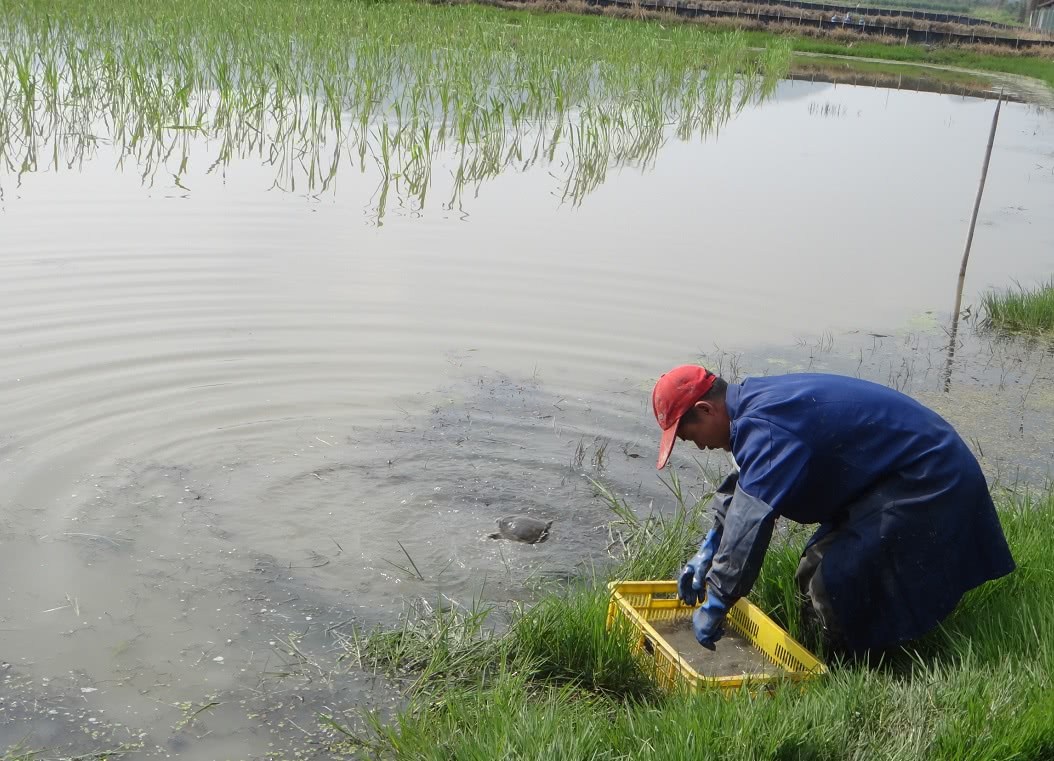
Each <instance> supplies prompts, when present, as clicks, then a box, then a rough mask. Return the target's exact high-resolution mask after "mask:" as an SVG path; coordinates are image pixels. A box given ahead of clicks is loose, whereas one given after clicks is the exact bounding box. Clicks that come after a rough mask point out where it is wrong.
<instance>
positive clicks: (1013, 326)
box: [981, 278, 1054, 333]
mask: <svg viewBox="0 0 1054 761" xmlns="http://www.w3.org/2000/svg"><path fill="white" fill-rule="evenodd" d="M981 306H983V307H984V311H985V315H986V316H985V323H986V324H987V325H988V326H990V327H995V328H999V329H1002V330H1007V331H1010V332H1013V333H1054V278H1052V279H1051V280H1050V281H1048V282H1047V283H1045V284H1043V285H1039V286H1037V287H1036V288H1032V289H1030V288H1025V287H1023V286H1021V285H1018V286H1017V287H1016V288H1008V289H1007V290H1004V291H1001V292H1000V291H988V292H987V293H985V294H984V295H983V296H982V297H981Z"/></svg>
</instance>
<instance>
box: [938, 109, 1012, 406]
mask: <svg viewBox="0 0 1054 761" xmlns="http://www.w3.org/2000/svg"><path fill="white" fill-rule="evenodd" d="M1002 105H1003V93H1002V91H1000V92H999V100H998V102H996V104H995V113H994V114H992V129H991V131H990V132H989V133H988V147H987V148H985V151H984V163H983V164H982V165H981V181H980V182H979V183H978V184H977V197H976V198H974V202H973V214H971V215H970V229H969V231H968V232H967V233H966V248H965V250H964V251H963V260H962V264H961V265H959V282H958V284H957V285H956V287H955V309H953V310H952V329H951V332H950V333H949V334H948V362H947V364H946V365H945V368H944V390H945V391H948V390H950V388H951V382H952V364H953V363H954V361H955V342H956V341H957V340H958V337H959V312H960V311H961V310H962V302H963V285H964V284H965V283H966V265H968V264H969V263H970V247H971V246H972V245H973V232H974V228H975V227H976V226H977V211H978V210H979V209H980V208H981V196H982V195H983V194H984V182H985V180H986V179H987V178H988V162H989V161H990V160H991V158H992V145H993V144H994V143H995V129H996V127H997V126H998V125H999V109H1000V108H1001V107H1002Z"/></svg>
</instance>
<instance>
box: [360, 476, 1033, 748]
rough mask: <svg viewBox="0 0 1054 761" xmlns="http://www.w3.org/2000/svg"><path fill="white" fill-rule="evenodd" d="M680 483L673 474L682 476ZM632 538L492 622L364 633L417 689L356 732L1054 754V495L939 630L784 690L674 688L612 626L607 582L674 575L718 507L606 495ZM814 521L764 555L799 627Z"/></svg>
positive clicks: (449, 741)
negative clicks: (507, 617)
mask: <svg viewBox="0 0 1054 761" xmlns="http://www.w3.org/2000/svg"><path fill="white" fill-rule="evenodd" d="M674 487H676V484H674ZM608 497H609V498H610V502H611V504H612V506H613V508H614V509H615V511H616V520H615V523H614V524H613V532H614V534H615V536H616V539H617V541H616V544H617V545H618V546H620V547H621V548H622V550H623V552H622V555H621V559H620V560H619V562H618V563H617V564H616V565H615V567H613V568H612V569H611V570H610V571H608V572H605V573H603V574H598V575H597V578H595V579H593V580H591V581H588V582H582V583H579V584H576V585H573V586H571V587H570V588H568V589H565V590H561V591H557V592H552V593H550V594H548V595H546V596H544V597H543V598H542V599H541V601H540V602H539V603H538V604H537V605H536V606H535V607H533V608H531V609H530V610H527V611H524V612H522V613H521V614H520V615H519V616H517V617H515V618H514V620H513V622H512V624H511V626H510V627H509V628H508V629H507V631H505V632H504V633H503V634H501V635H495V634H489V633H488V632H487V611H486V610H483V609H477V610H473V611H457V610H450V609H448V610H447V611H445V612H441V613H438V614H435V615H432V616H429V617H426V618H419V619H413V620H408V621H407V622H406V623H405V624H404V626H403V628H402V629H399V630H397V631H389V632H376V633H372V634H361V635H360V636H358V637H356V638H355V640H354V644H351V645H349V647H351V648H352V649H353V650H354V651H355V655H356V656H357V657H359V658H360V659H361V661H362V662H363V663H364V664H367V665H371V664H372V665H373V666H374V667H375V668H377V669H380V670H382V671H385V672H386V673H388V674H389V675H391V676H393V677H395V678H397V679H403V680H405V684H406V686H407V689H408V691H409V693H410V694H411V695H412V697H411V699H410V703H409V705H408V706H407V708H406V709H405V710H404V711H403V712H402V713H401V714H399V715H398V717H397V719H396V720H395V721H394V722H391V723H381V722H379V721H374V722H373V723H372V728H371V730H370V731H369V732H367V733H365V734H356V733H355V732H353V731H351V730H348V729H347V728H345V730H346V731H347V733H348V735H347V743H346V750H352V749H354V750H356V751H357V752H360V753H365V754H366V755H367V756H368V757H370V758H375V759H437V760H438V759H451V758H457V759H459V761H461V760H466V761H467V760H475V759H479V760H480V761H483V760H484V759H487V760H488V761H489V760H490V759H517V760H519V759H523V760H527V759H537V761H555V760H557V759H568V760H570V759H575V761H581V760H583V759H597V760H600V759H603V760H605V761H607V760H611V761H615V760H618V761H624V760H628V759H641V760H642V761H643V759H664V760H665V759H670V760H672V761H679V760H681V759H684V761H688V759H707V758H714V759H744V761H746V760H747V759H750V760H751V761H754V760H757V759H780V760H781V761H790V760H791V759H797V760H801V761H804V760H805V759H809V760H811V761H812V760H815V761H820V760H827V759H829V760H830V761H835V759H839V760H840V759H855V758H859V759H904V760H905V761H907V760H908V759H911V760H912V761H914V760H915V759H941V760H942V761H945V760H949V759H951V760H960V759H961V760H963V761H966V760H967V759H969V760H974V759H976V761H982V760H983V761H992V760H993V759H1021V760H1022V761H1024V760H1025V759H1028V760H1029V761H1035V760H1042V759H1051V758H1054V605H1052V604H1051V600H1054V531H1052V530H1051V525H1052V522H1054V494H1047V495H1044V496H1042V497H1030V496H1028V495H1021V494H1016V495H1014V494H1006V495H1002V496H1000V497H999V505H1000V516H1001V519H1002V522H1003V526H1004V530H1005V532H1006V534H1007V538H1008V540H1009V542H1010V545H1011V548H1012V550H1013V553H1014V556H1015V559H1016V561H1017V563H1018V570H1017V571H1016V572H1014V573H1013V574H1011V575H1010V576H1009V577H1007V578H1005V579H1001V580H999V581H996V582H993V583H990V584H987V585H985V586H984V587H982V588H980V589H977V590H974V591H973V592H971V593H970V594H968V595H967V596H966V598H964V600H963V601H962V603H961V604H960V606H959V607H958V609H957V610H956V611H955V612H954V613H953V614H952V615H951V616H950V617H949V618H948V619H947V620H946V622H945V623H944V624H943V625H942V627H941V628H940V629H939V630H938V631H935V632H934V633H932V634H931V635H929V636H928V637H926V638H925V639H924V640H922V641H919V642H917V643H914V645H913V646H912V647H911V648H909V649H904V650H903V651H901V652H899V653H897V654H894V656H892V657H891V658H889V659H888V660H886V661H884V662H882V663H879V664H871V665H863V664H847V663H833V664H830V665H832V666H833V668H832V672H831V673H830V674H829V675H828V676H826V677H825V678H823V679H822V680H821V681H819V682H817V683H814V684H811V685H808V686H806V687H804V688H798V687H794V686H787V687H782V688H778V689H777V690H776V692H775V693H774V694H773V695H771V696H769V697H758V696H751V695H749V694H747V693H745V692H744V693H738V694H734V695H732V696H731V697H722V696H721V695H718V694H714V693H704V694H698V695H688V694H665V693H662V692H660V691H658V690H657V689H656V688H655V687H654V686H653V685H652V683H651V681H650V679H649V678H648V675H647V673H645V672H644V671H643V670H642V669H641V667H640V665H639V664H638V662H637V661H636V660H635V659H634V658H633V656H632V655H631V653H630V651H629V647H628V644H627V642H626V640H625V639H624V638H621V637H611V636H609V635H608V634H607V633H606V632H605V630H604V625H605V613H606V607H607V595H606V591H605V587H604V582H605V581H606V580H607V579H608V578H669V577H671V576H672V574H673V573H674V572H675V571H676V570H677V569H678V568H679V567H680V565H681V563H683V560H684V557H685V556H686V555H687V553H689V552H690V551H691V549H692V548H693V545H694V543H695V541H696V539H697V537H698V532H699V530H700V529H701V524H702V523H704V522H705V520H706V518H705V515H704V512H703V509H702V507H703V505H702V503H701V504H700V505H692V506H687V505H685V504H684V503H683V502H681V504H680V507H679V508H678V510H677V511H676V512H675V513H674V514H673V515H671V516H669V517H666V518H653V519H649V520H646V521H640V520H637V519H635V518H634V517H633V515H632V513H631V511H630V510H629V508H628V506H627V505H625V504H624V503H621V502H619V501H618V500H616V499H614V498H613V497H612V496H611V495H608ZM807 536H808V533H807V532H805V531H802V530H799V531H794V532H792V533H790V534H789V535H788V536H787V537H786V540H785V541H784V542H783V543H782V544H780V545H774V546H773V547H772V548H771V549H770V551H769V554H768V556H767V558H766V561H765V566H764V570H763V573H762V575H761V578H760V579H759V581H758V584H757V586H756V588H755V590H754V592H753V594H752V598H753V599H754V600H755V602H757V603H758V604H760V605H761V606H762V607H763V608H764V609H765V610H767V611H769V612H770V613H771V614H772V615H773V616H774V617H775V618H776V619H778V620H779V621H780V622H781V623H782V624H784V625H785V626H787V627H788V628H789V629H790V630H791V631H792V632H797V633H799V634H800V632H799V630H798V620H797V615H796V611H797V605H796V601H795V598H794V592H793V572H794V568H795V567H796V565H797V559H798V553H799V551H800V549H801V546H802V544H803V543H804V541H805V538H806V537H807Z"/></svg>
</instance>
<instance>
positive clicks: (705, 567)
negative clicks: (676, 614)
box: [677, 529, 721, 606]
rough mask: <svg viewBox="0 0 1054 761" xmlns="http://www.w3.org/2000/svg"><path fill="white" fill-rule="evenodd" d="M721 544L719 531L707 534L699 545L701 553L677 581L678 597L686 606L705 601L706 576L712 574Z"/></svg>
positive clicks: (687, 566) (693, 559)
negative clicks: (712, 567) (711, 569)
mask: <svg viewBox="0 0 1054 761" xmlns="http://www.w3.org/2000/svg"><path fill="white" fill-rule="evenodd" d="M720 543H721V535H720V534H719V533H718V532H717V529H710V530H709V531H707V532H706V537H705V538H704V539H703V543H702V544H700V545H699V552H697V553H695V555H694V556H693V557H692V559H691V560H689V561H688V564H687V565H685V567H684V570H683V571H681V577H680V578H679V579H678V580H677V596H678V597H679V598H680V599H681V602H683V603H684V604H685V605H693V606H694V605H695V604H696V603H698V602H699V601H700V600H702V599H703V585H704V583H705V581H706V574H708V573H710V566H711V564H712V563H713V562H714V553H716V552H717V545H719V544H720Z"/></svg>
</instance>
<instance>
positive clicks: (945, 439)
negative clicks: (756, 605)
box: [707, 374, 1014, 649]
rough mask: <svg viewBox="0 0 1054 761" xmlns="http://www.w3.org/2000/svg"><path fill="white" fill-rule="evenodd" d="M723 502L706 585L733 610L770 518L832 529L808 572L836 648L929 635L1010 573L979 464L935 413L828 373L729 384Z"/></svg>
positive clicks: (755, 565) (754, 567)
mask: <svg viewBox="0 0 1054 761" xmlns="http://www.w3.org/2000/svg"><path fill="white" fill-rule="evenodd" d="M725 403H726V405H727V408H728V414H729V416H730V418H731V421H732V424H731V425H732V428H731V443H732V454H733V456H734V457H735V459H736V462H737V463H738V464H739V466H740V474H739V481H738V484H737V486H736V487H735V492H734V493H733V496H732V498H731V500H725V501H724V502H722V501H716V504H719V505H720V506H721V507H719V514H718V516H717V520H716V523H717V524H718V526H719V528H720V529H721V533H722V538H721V542H720V545H719V547H718V551H717V553H716V554H715V556H714V563H713V566H712V568H711V571H710V573H709V575H708V576H707V583H708V584H709V585H710V586H712V588H714V589H715V590H716V591H717V592H718V594H719V595H720V596H721V597H723V598H725V599H726V600H727V601H728V602H731V601H733V600H735V599H738V598H739V597H742V596H744V595H746V594H747V592H749V591H750V588H751V587H752V586H753V584H754V581H755V580H756V579H757V575H758V572H759V571H760V568H761V562H762V560H763V559H764V554H765V550H766V549H767V547H768V543H769V540H770V538H771V536H772V528H773V524H774V521H775V519H776V517H777V516H780V515H782V516H784V517H786V518H790V519H791V520H794V521H798V522H800V523H819V524H821V526H820V529H819V531H817V533H816V534H815V535H814V537H813V539H812V540H811V541H816V540H817V539H818V538H819V537H820V536H822V535H825V534H827V533H828V532H830V531H835V530H837V531H839V537H838V540H837V541H835V542H832V544H831V545H830V547H829V548H828V549H827V550H826V552H825V554H824V558H823V562H822V563H821V565H820V572H821V573H822V574H823V582H824V584H825V585H826V588H827V593H828V595H829V597H830V600H831V605H832V607H833V608H834V611H835V613H836V615H837V616H838V619H839V621H838V623H839V624H840V626H841V629H842V633H843V635H844V637H845V639H846V642H847V644H848V645H849V646H850V647H851V648H854V649H860V648H869V647H885V646H889V645H894V644H897V643H899V642H902V641H904V640H908V639H913V638H915V637H918V636H920V635H922V634H924V633H925V632H927V631H929V630H930V629H931V628H933V626H934V625H936V624H937V622H938V621H940V620H941V619H942V618H944V617H945V616H946V615H947V614H948V613H950V612H951V610H952V609H953V608H954V607H955V605H956V604H957V603H958V602H959V600H960V598H961V597H962V595H963V594H964V593H965V592H966V591H967V590H969V589H972V588H973V587H976V586H978V585H980V584H982V583H984V582H985V581H988V580H990V579H995V578H998V577H1000V576H1003V575H1005V574H1007V573H1009V572H1010V571H1012V570H1013V569H1014V561H1013V559H1012V558H1011V556H1010V550H1009V548H1008V547H1007V544H1006V539H1005V538H1004V536H1003V532H1002V529H1001V527H1000V525H999V519H998V516H997V515H996V511H995V507H994V506H993V504H992V499H991V497H990V495H989V493H988V486H987V484H986V483H985V478H984V475H983V474H982V472H981V468H980V466H979V465H978V464H977V460H976V459H975V458H974V456H973V454H971V452H970V450H969V449H968V448H967V446H966V444H965V443H964V442H963V441H962V439H961V438H960V437H959V435H958V434H957V433H956V432H955V430H954V429H953V428H952V427H951V425H949V424H948V423H947V422H946V421H945V420H944V419H943V418H941V417H940V416H939V415H937V414H936V413H935V412H933V411H932V410H930V409H928V408H926V407H924V406H923V405H921V404H919V403H918V402H916V401H915V400H913V399H911V398H910V397H908V396H905V395H904V394H901V393H899V392H897V391H894V390H892V389H889V388H886V387H884V386H880V385H878V384H875V383H869V382H867V381H862V380H857V379H855V378H847V377H843V376H837V375H819V374H801V375H784V376H773V377H765V378H750V379H748V380H746V381H745V382H744V383H743V384H741V385H729V387H728V392H727V395H726V399H725Z"/></svg>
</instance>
